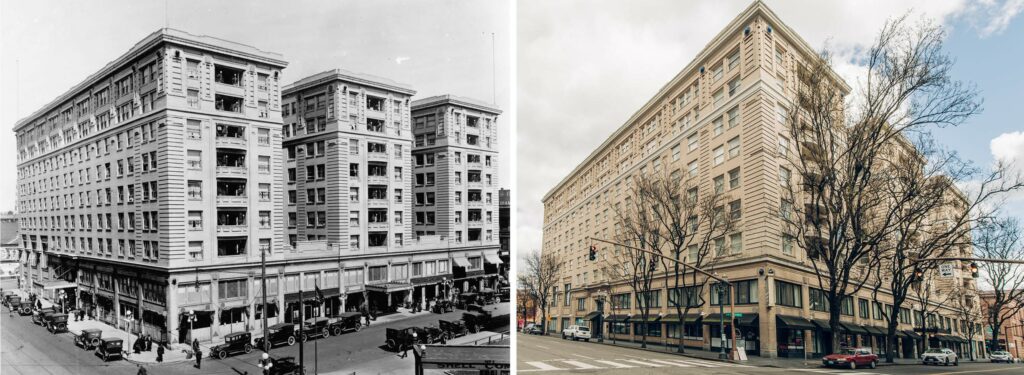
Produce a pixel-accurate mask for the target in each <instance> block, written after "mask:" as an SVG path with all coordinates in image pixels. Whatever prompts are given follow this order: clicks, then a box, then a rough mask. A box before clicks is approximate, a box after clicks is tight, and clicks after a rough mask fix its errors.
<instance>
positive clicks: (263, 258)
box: [260, 249, 270, 353]
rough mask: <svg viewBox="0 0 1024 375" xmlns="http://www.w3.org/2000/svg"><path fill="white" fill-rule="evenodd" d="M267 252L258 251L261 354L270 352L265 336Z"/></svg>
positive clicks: (267, 338)
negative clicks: (261, 321) (261, 329)
mask: <svg viewBox="0 0 1024 375" xmlns="http://www.w3.org/2000/svg"><path fill="white" fill-rule="evenodd" d="M267 250H269V249H260V284H262V287H261V289H262V290H263V352H264V353H269V352H270V337H269V336H267V314H268V313H269V312H270V311H269V310H270V309H269V308H268V307H267Z"/></svg>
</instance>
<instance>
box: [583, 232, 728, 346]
mask: <svg viewBox="0 0 1024 375" xmlns="http://www.w3.org/2000/svg"><path fill="white" fill-rule="evenodd" d="M587 240H588V242H589V241H590V240H593V241H598V242H604V243H606V244H609V245H614V246H621V247H624V248H627V249H631V250H635V251H639V252H641V253H646V254H650V255H653V256H658V257H661V258H663V259H665V260H669V261H672V262H674V263H676V264H678V265H680V266H683V267H684V268H688V269H691V270H693V271H694V272H698V273H700V274H703V275H704V276H707V277H709V278H712V279H715V280H717V281H718V282H719V283H722V284H725V286H726V287H727V288H728V289H727V290H728V291H729V292H730V293H731V292H732V290H733V288H732V283H730V282H729V280H726V279H724V278H722V277H719V276H717V275H714V274H712V273H710V272H708V271H705V270H702V269H700V268H697V267H695V266H691V265H689V264H686V263H684V262H680V261H678V260H675V259H673V258H669V257H666V256H665V255H664V254H661V253H656V252H653V251H650V250H647V249H641V248H639V247H634V246H629V245H625V244H621V243H618V242H613V241H608V240H605V239H601V238H596V237H587ZM590 253H591V254H590V259H592V260H594V259H596V256H597V249H596V247H595V246H593V245H591V246H590ZM718 302H719V303H721V302H722V301H721V299H719V301H718ZM735 310H736V304H735V298H733V296H732V295H730V296H729V318H730V321H731V323H730V324H729V326H730V327H731V329H732V331H733V332H732V353H731V356H732V359H733V360H739V350H738V348H736V322H735V320H736V311H735ZM680 319H682V317H680ZM721 329H722V331H723V332H724V331H725V326H724V325H723V326H722V327H721ZM722 346H723V347H724V346H725V342H722ZM744 358H745V357H744Z"/></svg>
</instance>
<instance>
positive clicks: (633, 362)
mask: <svg viewBox="0 0 1024 375" xmlns="http://www.w3.org/2000/svg"><path fill="white" fill-rule="evenodd" d="M580 357H583V358H584V359H564V358H563V359H549V360H545V361H534V362H524V365H522V366H519V368H518V369H517V371H521V372H539V371H571V370H594V369H623V368H654V367H689V368H692V367H705V368H709V367H717V368H723V367H751V366H748V365H741V364H736V363H728V362H714V361H705V360H698V359H691V358H686V359H675V358H643V357H631V358H618V359H612V360H604V359H593V358H589V357H584V356H580ZM684 358H685V357H684ZM802 370H803V371H808V372H819V373H824V374H834V373H833V372H831V371H828V370H818V369H802ZM841 373H842V374H844V375H864V373H856V372H841Z"/></svg>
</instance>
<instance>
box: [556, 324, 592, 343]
mask: <svg viewBox="0 0 1024 375" xmlns="http://www.w3.org/2000/svg"><path fill="white" fill-rule="evenodd" d="M566 338H571V339H572V341H576V340H585V341H587V342H590V328H587V327H584V326H569V328H566V329H563V330H562V340H565V339H566Z"/></svg>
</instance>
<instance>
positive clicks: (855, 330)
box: [839, 322, 871, 335]
mask: <svg viewBox="0 0 1024 375" xmlns="http://www.w3.org/2000/svg"><path fill="white" fill-rule="evenodd" d="M839 326H840V327H843V329H844V330H846V332H848V333H852V334H857V335H870V334H871V332H869V331H868V330H866V329H864V327H861V326H859V325H856V324H853V323H847V322H839Z"/></svg>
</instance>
